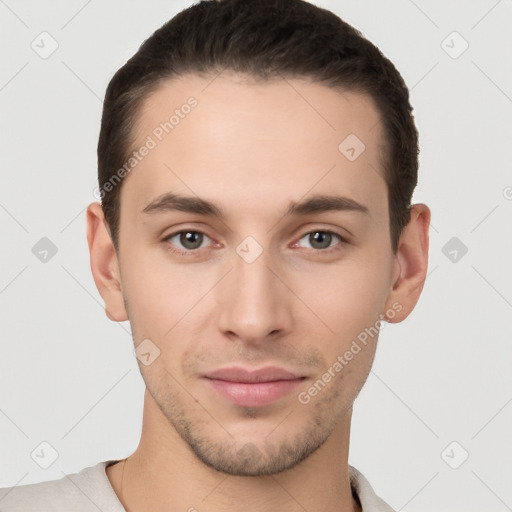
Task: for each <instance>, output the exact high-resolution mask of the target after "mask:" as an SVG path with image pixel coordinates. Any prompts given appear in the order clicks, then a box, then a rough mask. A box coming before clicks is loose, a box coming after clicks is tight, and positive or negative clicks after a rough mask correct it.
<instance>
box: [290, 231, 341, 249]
mask: <svg viewBox="0 0 512 512" xmlns="http://www.w3.org/2000/svg"><path fill="white" fill-rule="evenodd" d="M302 240H306V241H307V244H308V245H306V246H305V247H308V246H309V248H311V249H316V250H319V251H322V250H325V249H330V248H334V247H335V246H336V245H337V243H339V242H345V239H344V238H343V237H341V236H340V235H338V234H337V233H333V232H332V231H322V230H318V231H311V232H310V233H306V234H305V235H304V236H303V237H302V238H301V239H300V241H299V245H301V244H300V242H301V241H302ZM303 247H304V246H303Z"/></svg>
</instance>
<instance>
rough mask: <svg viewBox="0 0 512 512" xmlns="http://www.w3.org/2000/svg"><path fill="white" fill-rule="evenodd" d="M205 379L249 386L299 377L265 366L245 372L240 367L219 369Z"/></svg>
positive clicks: (286, 371)
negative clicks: (248, 384) (247, 384)
mask: <svg viewBox="0 0 512 512" xmlns="http://www.w3.org/2000/svg"><path fill="white" fill-rule="evenodd" d="M205 377H206V378H207V379H215V380H224V381H227V382H242V383H250V384H255V383H259V382H274V381H279V380H295V379H300V378H301V377H300V376H298V375H295V374H294V373H292V372H289V371H288V370H285V369H284V368H279V367H277V366H267V367H265V368H260V369H258V370H247V369H245V368H241V367H232V368H221V369H219V370H215V371H213V372H211V373H208V374H207V375H205Z"/></svg>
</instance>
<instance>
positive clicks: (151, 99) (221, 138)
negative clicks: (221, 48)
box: [122, 71, 387, 210]
mask: <svg viewBox="0 0 512 512" xmlns="http://www.w3.org/2000/svg"><path fill="white" fill-rule="evenodd" d="M381 124H382V123H380V116H379V112H378V111H377V108H376V107H375V104H374V102H373V100H372V98H371V97H369V96H367V95H365V94H361V93H356V92H348V91H341V90H337V89H333V88H330V87H327V86H325V85H322V84H319V83H313V82H311V81H309V80H307V79H298V78H293V79H292V78H286V79H284V78H283V79H279V80H272V81H257V80H255V79H253V78H250V77H247V76H244V75H240V74H236V73H232V72H227V71H224V72H223V73H221V74H220V75H218V76H215V75H213V76H208V77H202V76H198V75H195V74H190V75H183V76H181V77H180V78H178V79H172V80H167V81H165V82H163V83H162V84H161V85H160V86H159V87H158V89H157V90H155V91H154V92H153V93H152V94H150V95H149V96H148V97H147V98H146V99H145V101H144V103H143V105H142V108H141V109H140V112H139V115H138V118H137V126H136V139H137V140H136V143H135V144H134V150H137V149H139V148H140V147H142V146H143V145H145V144H146V145H147V144H148V141H150V140H151V143H150V145H151V146H152V148H151V150H150V151H148V152H146V153H147V155H146V156H144V158H143V159H141V161H140V163H138V164H137V167H136V168H135V169H134V170H133V171H131V172H130V174H129V176H128V178H129V179H127V183H126V185H127V186H126V187H125V186H123V189H124V188H126V191H123V192H122V197H123V199H122V202H123V201H124V199H125V198H126V197H128V198H129V199H131V200H133V201H135V202H136V203H137V207H139V210H140V209H142V208H143V207H144V205H145V204H148V203H149V202H150V200H151V199H153V198H154V197H156V196H158V195H160V194H162V193H165V192H173V191H175V192H183V193H185V192H186V193H187V195H190V193H191V192H192V193H193V194H195V195H200V196H201V197H208V198H212V199H213V198H214V197H215V198H217V199H218V200H219V201H226V202H228V203H229V201H230V198H232V197H233V195H238V197H241V196H243V195H244V194H245V196H246V197H245V199H246V201H245V203H243V204H245V205H246V206H247V208H248V207H249V205H250V204H252V203H253V202H255V201H258V198H259V201H262V200H267V201H268V203H267V206H268V207H269V208H270V207H271V206H272V204H273V203H274V202H275V203H276V206H277V202H278V201H279V200H280V201H281V202H287V201H288V200H297V199H299V198H300V197H302V196H304V195H306V194H307V193H308V191H314V192H316V193H326V192H329V191H332V190H333V188H335V189H338V190H339V191H340V192H343V193H344V195H348V196H350V197H352V198H354V199H355V200H357V201H360V202H366V203H368V202H370V203H374V204H375V205H376V207H381V208H385V207H386V196H387V191H386V185H385V181H384V179H383V170H382V160H383V151H384V146H383V138H382V126H381ZM130 183H131V185H130Z"/></svg>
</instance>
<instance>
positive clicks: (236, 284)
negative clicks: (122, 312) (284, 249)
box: [217, 251, 293, 345]
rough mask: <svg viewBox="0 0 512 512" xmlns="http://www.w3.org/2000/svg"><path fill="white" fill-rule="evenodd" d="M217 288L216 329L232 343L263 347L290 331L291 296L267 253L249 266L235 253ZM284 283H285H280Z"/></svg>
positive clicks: (291, 316)
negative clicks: (260, 345) (225, 274)
mask: <svg viewBox="0 0 512 512" xmlns="http://www.w3.org/2000/svg"><path fill="white" fill-rule="evenodd" d="M233 265H234V266H233V269H232V270H231V272H229V274H228V275H227V276H226V278H227V279H225V280H223V283H222V284H221V286H220V289H219V296H218V300H219V303H218V305H219V307H220V309H221V311H220V314H219V315H218V317H217V318H218V322H219V329H220V330H221V331H222V333H223V334H224V335H225V336H228V337H229V338H231V339H232V340H233V341H235V340H237V341H241V342H243V343H244V344H252V345H255V344H262V343H266V342H268V341H269V340H270V339H272V340H275V339H277V338H278V337H282V336H283V335H284V334H285V333H288V332H290V329H291V325H292V318H293V313H292V309H291V308H292V307H293V302H292V297H291V295H292V293H291V292H290V290H288V288H287V287H286V285H285V284H284V282H285V279H283V277H284V276H282V275H280V274H282V272H279V270H278V269H277V268H274V267H276V265H275V262H274V264H273V262H272V258H271V255H270V254H269V253H268V252H267V251H263V253H262V254H261V255H260V256H259V257H258V258H257V259H256V260H255V261H253V262H251V263H248V262H247V261H245V260H244V259H243V258H242V257H240V256H239V255H238V254H235V255H234V257H233ZM283 281H284V282H283Z"/></svg>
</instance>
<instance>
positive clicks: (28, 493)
mask: <svg viewBox="0 0 512 512" xmlns="http://www.w3.org/2000/svg"><path fill="white" fill-rule="evenodd" d="M115 462H118V461H115V460H108V461H104V462H99V463H98V464H96V465H95V466H91V467H88V468H84V469H82V471H80V472H79V473H73V474H71V475H67V476H65V477H63V478H61V479H60V480H51V481H49V482H40V483H37V484H27V485H18V486H14V487H4V488H3V489H0V511H1V512H50V511H51V512H53V511H54V512H98V511H101V512H126V510H125V509H124V507H123V505H122V504H121V502H120V501H119V498H118V497H117V494H116V493H115V491H114V489H113V488H112V485H111V484H110V480H109V479H108V477H107V474H106V472H105V469H106V468H107V466H110V465H111V464H114V463H115ZM348 468H349V475H350V482H351V485H352V492H353V494H354V495H356V496H357V497H358V498H359V501H360V503H361V508H362V509H363V512H394V511H393V509H392V508H391V507H390V506H389V505H387V504H386V503H385V502H384V501H382V500H381V499H380V498H379V497H378V496H377V495H376V494H375V492H374V491H373V489H372V487H371V486H370V484H369V482H368V480H367V479H366V478H365V477H364V476H363V475H362V474H361V473H360V472H359V471H358V470H357V469H355V468H354V467H352V466H350V465H349V467H348Z"/></svg>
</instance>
